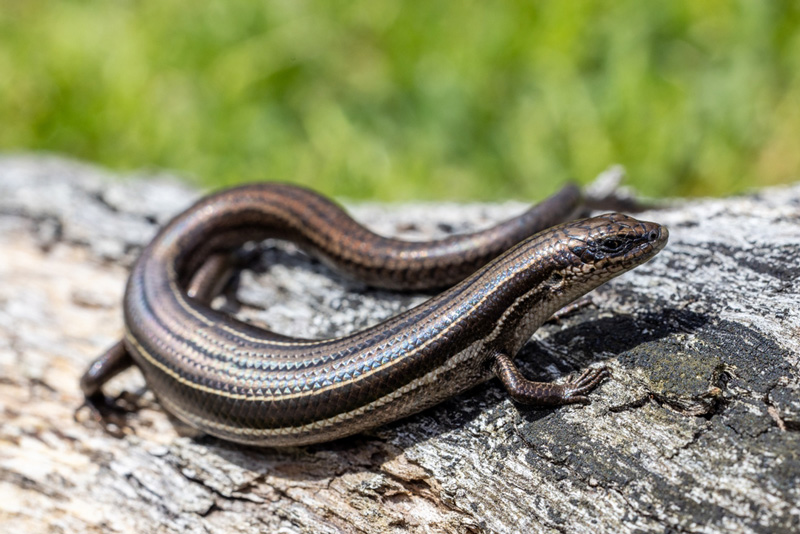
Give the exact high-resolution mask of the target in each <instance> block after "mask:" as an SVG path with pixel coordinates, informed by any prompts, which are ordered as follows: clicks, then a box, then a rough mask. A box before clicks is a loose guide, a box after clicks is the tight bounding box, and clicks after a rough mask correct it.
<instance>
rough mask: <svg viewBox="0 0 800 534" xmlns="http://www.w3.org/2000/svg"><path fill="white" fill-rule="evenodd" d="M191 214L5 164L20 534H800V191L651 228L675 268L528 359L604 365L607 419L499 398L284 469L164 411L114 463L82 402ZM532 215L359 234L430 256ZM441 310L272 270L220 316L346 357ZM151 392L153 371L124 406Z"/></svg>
mask: <svg viewBox="0 0 800 534" xmlns="http://www.w3.org/2000/svg"><path fill="white" fill-rule="evenodd" d="M196 196H197V193H196V192H194V191H191V190H189V189H187V188H185V187H182V186H179V185H176V184H175V183H173V182H169V181H166V180H159V179H156V180H148V181H143V180H137V179H128V180H125V181H113V180H110V179H109V176H107V175H106V174H105V173H104V172H103V171H100V170H98V169H96V168H92V167H88V166H84V165H80V164H76V163H73V162H67V161H64V160H60V159H55V158H42V157H6V158H2V159H0V413H1V414H2V427H1V428H0V530H2V531H3V532H71V533H72V532H215V533H216V532H220V533H221V532H286V533H288V532H380V533H400V532H571V533H572V532H587V533H589V532H592V533H595V532H621V533H634V532H636V533H645V532H659V533H661V532H765V533H766V532H770V533H777V532H798V531H800V507H799V505H798V502H800V382H799V379H798V370H799V369H800V361H799V360H800V311H799V310H798V302H800V186H794V187H789V188H782V189H769V190H764V191H762V192H760V193H759V194H757V195H751V196H743V197H737V198H729V199H723V200H701V201H692V202H682V203H679V204H676V205H674V206H673V207H671V208H669V209H663V210H659V211H654V212H649V213H643V214H641V217H642V218H646V219H651V220H656V221H659V222H662V223H664V224H666V225H668V227H669V229H670V233H671V239H670V244H669V245H668V246H667V248H666V249H665V250H664V251H663V252H662V253H661V254H660V255H659V256H658V257H657V258H656V259H655V260H654V261H652V262H651V263H649V264H647V265H645V266H642V267H640V268H638V269H637V270H636V271H635V272H634V273H629V274H627V275H625V276H623V277H621V278H618V279H616V280H615V281H613V282H612V283H610V284H608V285H607V286H605V287H603V288H602V289H600V290H599V291H597V292H595V293H594V294H593V302H594V304H593V305H592V306H589V307H587V308H584V309H582V310H580V311H579V312H577V313H576V314H574V315H572V316H569V317H567V318H565V319H563V320H562V321H561V322H558V323H552V324H548V325H546V327H544V328H543V329H541V330H540V331H539V332H538V333H537V334H536V335H535V337H534V339H533V340H532V342H531V343H529V345H528V346H527V347H526V349H524V351H523V354H522V355H521V356H520V359H521V361H522V362H524V365H523V368H524V370H525V372H526V373H528V375H529V376H531V377H538V378H540V379H559V378H562V377H564V376H565V375H567V374H568V373H570V372H573V371H576V370H579V369H582V368H584V367H585V366H586V365H589V364H590V363H593V362H600V361H602V362H606V363H607V364H608V365H609V366H610V367H611V368H612V369H613V372H614V379H613V380H610V381H607V382H606V383H604V384H603V385H602V386H601V387H600V388H598V390H596V391H595V392H594V393H592V399H593V403H592V404H591V405H590V406H586V407H566V408H561V409H557V410H550V409H546V410H541V409H529V408H524V407H520V406H516V405H514V404H513V403H511V402H510V401H509V400H508V399H507V397H506V395H505V394H504V392H503V391H502V390H501V388H500V386H499V385H498V384H497V383H496V382H495V381H492V382H489V383H487V384H486V385H484V386H481V387H478V388H475V389H474V390H472V391H471V392H469V393H468V394H466V395H463V396H461V397H458V398H455V399H452V400H450V401H448V402H446V403H444V404H442V405H440V406H438V407H436V408H433V409H431V410H428V411H425V412H423V413H422V414H419V415H418V416H415V417H411V418H409V419H406V420H404V421H400V422H397V423H395V424H392V425H389V426H387V427H384V428H381V429H378V430H377V431H375V432H373V433H371V434H369V435H363V436H358V437H354V438H352V439H346V440H342V441H339V442H336V443H332V444H327V445H321V446H315V447H306V448H297V449H289V450H273V449H250V448H243V447H240V446H236V445H231V444H227V443H224V442H221V441H218V440H216V439H211V438H208V437H199V438H192V437H187V436H183V437H182V436H181V435H180V433H179V431H180V430H181V429H180V428H179V427H175V426H173V424H172V423H171V422H170V420H169V419H168V418H167V416H166V415H165V414H164V412H163V411H162V410H161V409H160V408H159V406H158V405H157V404H155V403H154V402H153V400H152V397H151V396H150V395H149V394H145V395H144V397H143V399H142V400H141V402H142V403H143V405H144V408H143V409H142V410H141V411H140V412H138V413H137V414H135V416H134V417H133V418H132V420H131V425H132V428H133V430H134V431H135V434H130V435H128V436H127V437H125V438H123V439H115V438H113V437H110V436H108V435H107V434H105V433H104V432H103V431H102V430H101V429H100V428H99V427H98V426H97V425H96V424H95V423H94V422H93V421H91V420H87V418H86V415H87V414H86V413H85V412H81V413H79V417H78V422H76V421H74V420H73V415H74V413H75V411H76V408H78V406H80V404H81V395H80V392H79V390H78V377H79V376H80V374H81V373H82V371H83V370H84V368H85V367H86V365H87V363H88V362H89V361H90V360H91V359H92V358H94V357H95V356H96V355H97V354H98V353H99V352H101V351H102V350H103V349H104V348H106V347H107V346H108V345H110V344H111V343H112V342H114V341H115V340H116V339H117V338H118V337H119V335H120V332H121V312H120V299H121V295H122V290H123V284H124V281H125V277H126V271H127V268H128V267H129V266H130V265H131V262H132V261H133V259H134V258H135V257H136V253H137V251H138V250H139V248H140V247H141V246H142V245H143V244H144V243H145V242H146V241H147V240H148V239H149V237H150V236H151V235H152V234H153V232H155V230H156V228H157V224H158V223H160V222H163V221H165V220H166V219H167V218H168V217H169V216H170V215H171V214H174V213H175V212H177V211H179V210H180V209H181V208H183V207H185V206H186V205H187V204H188V203H189V202H190V201H191V200H192V199H194V198H195V197H196ZM521 207H522V204H508V205H503V206H498V205H492V206H482V205H470V206H452V205H450V206H448V205H417V206H389V207H386V206H368V205H362V206H356V207H355V208H354V209H353V212H354V214H355V215H356V216H357V218H359V219H361V220H363V221H368V222H369V223H370V225H371V226H373V227H374V228H376V229H377V230H379V231H381V232H384V233H392V234H400V235H405V236H409V237H412V238H413V237H423V236H429V235H438V234H441V233H443V232H446V231H459V230H465V229H468V228H474V227H476V226H480V225H483V224H488V223H489V222H491V221H494V220H498V219H502V218H504V217H505V216H506V215H507V214H509V213H510V212H511V211H513V210H516V209H521ZM422 298H424V297H421V296H410V295H400V296H398V295H392V294H390V293H386V292H382V291H375V290H371V289H368V288H365V287H364V286H362V285H360V284H358V283H355V282H350V281H347V280H342V279H341V278H339V277H337V276H335V275H332V274H331V273H330V272H328V271H327V270H326V269H325V268H324V267H322V266H320V265H319V264H318V263H315V262H313V261H310V260H308V259H306V258H305V257H304V256H303V255H302V254H300V253H298V252H297V251H296V250H294V249H292V248H291V247H288V248H278V247H276V246H273V245H269V244H268V245H266V246H265V252H264V254H263V260H262V261H261V263H260V264H259V265H257V266H255V268H254V269H253V270H249V271H245V272H244V273H243V275H242V277H241V282H240V287H239V289H238V293H237V298H236V299H233V298H231V296H230V295H229V296H228V298H227V300H225V299H222V300H221V301H220V302H217V304H218V305H221V306H223V307H226V308H228V309H230V310H231V311H236V312H237V313H239V314H240V315H241V316H242V317H246V318H249V319H252V320H254V321H258V322H261V323H266V324H269V325H270V326H271V327H273V328H274V329H276V330H279V331H282V332H286V333H290V334H291V333H295V334H303V335H309V334H311V335H319V336H327V335H331V334H340V333H344V332H347V331H351V330H353V329H356V328H361V327H363V326H365V325H367V324H370V323H372V322H374V321H377V320H379V319H381V318H384V317H386V316H389V315H391V314H393V313H395V312H396V311H398V310H400V309H404V308H406V307H408V306H410V305H411V304H413V303H415V302H418V301H420V300H421V299H422ZM237 300H238V302H237ZM142 386H143V381H142V379H141V377H140V376H139V375H138V372H136V371H135V370H132V371H130V372H127V373H126V374H124V375H123V376H121V377H120V378H119V379H117V380H115V381H114V382H113V389H115V390H116V391H122V390H128V391H141V390H142Z"/></svg>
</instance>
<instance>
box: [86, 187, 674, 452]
mask: <svg viewBox="0 0 800 534" xmlns="http://www.w3.org/2000/svg"><path fill="white" fill-rule="evenodd" d="M579 198H580V192H579V190H578V189H577V188H575V187H574V186H571V187H567V188H565V189H564V190H562V191H561V192H560V193H558V194H556V195H555V196H553V197H551V198H550V199H548V200H546V201H545V202H544V203H542V204H540V205H538V206H536V207H533V208H531V209H530V210H528V211H527V212H525V213H523V214H522V215H520V216H518V217H516V218H514V219H511V220H509V221H507V222H504V223H501V224H499V225H497V226H495V227H492V228H489V229H487V230H484V231H481V232H476V233H472V234H465V235H458V236H452V237H448V238H445V239H441V240H436V241H430V242H422V243H420V242H406V241H400V240H396V239H388V238H384V237H381V236H378V235H376V234H374V233H372V232H371V231H369V230H367V229H366V228H364V227H363V226H361V225H360V224H358V223H357V222H355V221H354V220H353V219H351V218H350V217H349V216H348V215H347V214H346V213H345V212H344V211H342V210H341V208H339V207H338V206H337V205H336V204H334V203H333V202H331V201H329V200H328V199H326V198H324V197H322V196H320V195H318V194H316V193H314V192H312V191H309V190H307V189H303V188H299V187H296V186H291V185H286V184H257V185H249V186H243V187H239V188H235V189H230V190H227V191H223V192H220V193H217V194H214V195H211V196H209V197H206V198H204V199H201V200H200V201H199V202H197V203H196V204H195V205H194V206H192V207H191V208H189V209H188V210H186V211H185V212H183V213H181V214H180V215H178V216H177V217H175V218H174V219H173V220H172V221H171V222H170V223H168V224H167V225H166V226H165V227H164V228H163V229H162V230H161V231H160V232H159V233H158V235H157V236H156V237H155V238H154V239H153V241H152V242H151V243H150V244H149V246H147V247H146V248H145V250H144V251H143V252H142V254H141V257H140V258H139V260H138V261H137V262H136V264H135V266H134V268H133V271H132V273H131V275H130V278H129V281H128V285H127V288H126V291H125V297H124V312H125V336H124V339H123V341H122V342H120V343H119V344H117V345H115V346H114V347H112V348H111V349H110V350H109V351H108V352H107V353H106V354H104V355H103V356H101V357H100V358H98V359H97V360H96V361H95V362H94V363H93V364H92V365H91V367H90V368H89V370H88V371H87V372H86V374H85V375H84V376H83V378H82V380H81V386H82V389H83V391H84V394H85V395H86V397H87V399H88V401H89V402H90V403H91V404H94V405H95V406H100V405H102V404H103V402H105V397H104V395H103V392H102V386H103V384H104V383H105V382H106V381H108V380H109V379H110V378H111V377H113V376H114V375H115V374H116V373H118V372H119V371H121V370H122V369H125V368H126V367H128V366H130V365H132V364H135V365H136V366H138V367H139V368H140V369H141V370H142V372H143V373H144V376H145V379H146V381H147V384H148V386H149V388H150V389H151V390H152V391H153V393H154V394H155V395H156V397H157V399H158V401H159V402H160V404H161V405H162V406H163V407H164V408H165V409H166V410H167V411H168V412H170V413H171V414H173V415H174V416H176V417H177V418H179V419H181V420H182V421H184V422H186V423H188V424H190V425H192V426H194V427H196V428H198V429H200V430H202V431H204V432H206V433H208V434H211V435H214V436H217V437H220V438H222V439H226V440H230V441H234V442H239V443H245V444H250V445H263V446H289V445H304V444H311V443H318V442H323V441H328V440H333V439H337V438H341V437H344V436H348V435H351V434H355V433H358V432H361V431H363V430H366V429H369V428H373V427H375V426H378V425H381V424H384V423H387V422H389V421H393V420H396V419H399V418H401V417H405V416H407V415H410V414H412V413H415V412H418V411H420V410H423V409H425V408H427V407H429V406H432V405H434V404H436V403H438V402H440V401H442V400H444V399H446V398H448V397H451V396H453V395H456V394H459V393H461V392H464V391H465V390H467V389H469V388H471V387H473V386H475V385H476V384H479V383H481V382H483V381H485V380H487V379H489V378H491V377H492V376H497V377H498V378H499V379H500V380H501V382H502V383H503V384H504V386H505V387H506V389H507V390H508V392H509V394H510V395H511V397H512V398H513V399H514V400H516V401H518V402H523V403H538V404H549V405H559V404H569V403H575V402H588V399H587V397H586V394H587V393H588V392H589V391H591V390H592V389H593V388H594V387H595V386H596V385H597V384H598V383H599V382H600V381H601V380H603V378H605V377H606V376H607V374H608V372H607V371H606V370H605V369H604V368H590V369H588V370H586V371H585V372H584V373H583V374H581V375H580V376H579V377H577V378H576V379H573V380H569V381H567V382H566V383H564V384H555V383H540V382H532V381H530V380H528V379H526V378H525V377H524V376H522V374H521V373H520V372H519V371H518V370H517V368H516V367H515V365H514V362H513V357H514V356H515V355H516V353H517V352H518V351H519V350H520V348H521V347H522V345H523V344H524V343H525V342H526V341H527V340H528V339H529V338H530V336H531V335H532V334H533V332H534V331H535V330H536V329H537V328H539V326H541V325H542V324H543V323H544V322H545V321H546V320H548V319H549V318H550V317H551V315H552V314H553V313H554V312H555V311H557V310H558V309H560V308H562V307H563V306H565V305H567V304H569V303H570V302H572V301H574V300H575V299H577V298H579V297H581V296H582V295H584V294H586V293H587V292H589V291H590V290H592V289H594V288H595V287H597V286H599V285H600V284H602V283H604V282H606V281H608V280H609V279H611V278H613V277H614V276H617V275H619V274H621V273H623V272H626V271H628V270H630V269H632V268H634V267H636V266H637V265H640V264H642V263H644V262H646V261H647V260H649V259H650V258H652V257H653V256H654V255H655V254H656V253H657V252H658V251H659V250H661V249H662V248H663V247H664V246H665V244H666V242H667V238H668V232H667V229H666V228H665V227H663V226H660V225H658V224H655V223H651V222H642V221H638V220H636V219H633V218H631V217H628V216H625V215H621V214H613V213H612V214H606V215H601V216H599V217H594V218H589V219H582V220H577V221H573V222H567V223H563V222H562V221H563V219H564V218H565V217H567V216H568V215H569V214H570V212H572V211H573V209H574V208H575V207H576V205H577V203H578V202H579ZM557 223H561V224H557ZM556 224H557V225H556ZM554 225H555V226H554ZM537 232H538V233H537ZM270 237H273V238H281V239H287V240H291V241H294V242H296V243H298V244H299V245H300V246H301V247H302V248H304V249H305V250H307V251H309V252H310V253H312V254H313V255H315V256H317V257H319V258H321V259H322V260H323V261H324V262H326V263H328V264H330V265H332V266H333V267H335V268H336V269H338V270H340V271H342V272H344V273H347V274H349V275H351V276H355V277H358V278H361V279H363V280H366V281H367V282H368V283H370V284H372V285H376V286H381V287H390V288H403V289H406V288H408V289H427V288H433V287H442V286H448V285H452V284H455V285H454V286H452V287H451V288H450V289H448V290H446V291H444V292H442V293H440V294H438V295H437V296H435V297H433V298H431V299H430V300H428V301H427V302H424V303H423V304H421V305H419V306H417V307H415V308H413V309H410V310H408V311H406V312H404V313H401V314H399V315H397V316H395V317H392V318H390V319H388V320H386V321H384V322H382V323H380V324H377V325H375V326H373V327H371V328H367V329H365V330H362V331H359V332H356V333H353V334H350V335H347V336H344V337H340V338H337V339H325V340H307V339H294V338H289V337H285V336H282V335H280V334H277V333H274V332H271V331H268V330H265V329H261V328H257V327H255V326H253V325H250V324H247V323H244V322H241V321H238V320H236V319H235V318H232V317H230V316H228V315H225V314H223V313H221V312H219V311H216V310H214V309H212V308H211V307H210V306H209V304H208V303H209V302H210V300H211V298H212V297H213V296H214V293H215V291H216V290H215V289H214V287H216V286H218V285H219V284H218V282H219V280H220V279H221V278H222V273H223V272H224V271H225V270H226V258H227V257H228V254H229V253H230V252H231V251H233V250H235V249H237V248H238V247H241V245H243V244H244V243H245V242H248V241H255V240H263V239H265V238H270ZM493 258H494V259H493Z"/></svg>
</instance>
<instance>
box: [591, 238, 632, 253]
mask: <svg viewBox="0 0 800 534" xmlns="http://www.w3.org/2000/svg"><path fill="white" fill-rule="evenodd" d="M627 244H628V241H627V240H625V239H621V238H619V237H608V238H606V239H603V240H602V241H600V243H598V248H599V249H600V250H602V251H603V252H605V253H607V254H614V253H617V252H621V251H622V250H623V249H624V248H625V246H626V245H627Z"/></svg>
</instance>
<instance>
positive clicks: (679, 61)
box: [0, 0, 800, 200]
mask: <svg viewBox="0 0 800 534" xmlns="http://www.w3.org/2000/svg"><path fill="white" fill-rule="evenodd" d="M799 147H800V3H798V2H794V1H791V0H786V1H769V2H765V1H762V0H742V1H738V2H736V1H722V0H706V1H703V2H696V1H690V0H683V1H674V2H662V1H655V2H644V1H641V0H620V1H615V2H609V1H600V0H596V1H582V2H539V3H531V2H527V1H521V0H520V1H509V2H499V3H498V2H465V1H462V2H430V3H428V2H398V1H396V0H381V1H377V2H376V1H370V0H351V1H348V2H343V1H332V2H308V1H303V0H276V1H268V2H257V1H253V0H210V1H207V2H199V3H194V2H185V1H176V0H137V1H134V0H117V1H113V2H109V1H108V0H102V1H101V0H80V1H78V0H61V1H48V0H24V1H23V0H0V150H2V151H4V152H10V151H20V150H47V151H55V152H58V153H64V154H68V155H72V156H75V157H79V158H84V159H88V160H91V161H96V162H99V163H101V164H104V165H108V166H111V167H113V168H116V169H141V168H154V167H155V168H167V169H170V170H176V171H178V172H179V173H182V174H184V175H187V176H190V177H192V178H193V179H196V180H198V181H199V183H202V184H204V185H208V186H219V185H223V184H232V183H237V182H243V181H254V180H286V181H293V182H297V183H302V184H306V185H310V186H312V187H314V188H316V189H320V190H322V191H324V192H327V193H329V194H335V195H339V196H345V197H350V198H377V199H409V198H418V199H434V198H448V199H486V200H488V199H498V198H509V197H512V198H519V199H533V198H538V197H541V196H542V195H544V194H545V193H549V192H551V191H553V190H555V189H556V188H557V187H558V186H559V185H560V184H561V183H563V182H564V181H566V180H569V179H572V180H578V181H581V182H587V181H589V180H591V179H592V178H593V177H594V176H595V175H596V174H597V173H598V172H600V171H602V170H603V169H604V168H606V167H608V166H609V165H610V164H613V163H622V164H624V165H625V166H626V167H627V169H628V172H629V177H630V178H629V180H630V182H632V183H633V184H635V185H636V186H637V187H638V188H639V189H640V190H642V191H643V192H645V193H647V194H649V195H655V196H661V195H669V196H675V195H700V194H703V195H705V194H724V193H731V192H735V191H740V190H742V189H744V188H748V187H754V186H760V185H765V184H772V183H779V182H785V181H790V180H796V179H798V178H799V177H800V172H798V171H800V149H799Z"/></svg>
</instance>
